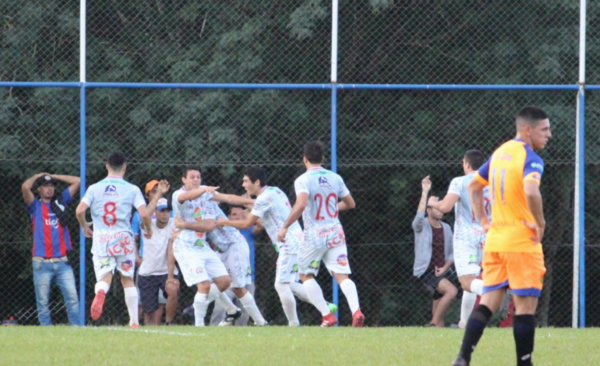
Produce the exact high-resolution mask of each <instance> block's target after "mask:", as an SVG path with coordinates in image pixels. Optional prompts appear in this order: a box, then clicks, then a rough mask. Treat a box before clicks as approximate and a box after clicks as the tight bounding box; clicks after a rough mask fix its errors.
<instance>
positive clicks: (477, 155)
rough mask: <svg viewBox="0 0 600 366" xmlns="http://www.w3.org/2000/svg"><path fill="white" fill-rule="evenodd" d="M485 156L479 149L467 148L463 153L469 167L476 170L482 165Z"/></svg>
mask: <svg viewBox="0 0 600 366" xmlns="http://www.w3.org/2000/svg"><path fill="white" fill-rule="evenodd" d="M484 160H485V158H484V156H483V153H482V152H481V151H479V150H467V152H466V153H465V161H466V162H467V163H469V165H470V166H471V169H473V170H477V169H479V167H481V166H482V165H483V163H484V162H485V161H484Z"/></svg>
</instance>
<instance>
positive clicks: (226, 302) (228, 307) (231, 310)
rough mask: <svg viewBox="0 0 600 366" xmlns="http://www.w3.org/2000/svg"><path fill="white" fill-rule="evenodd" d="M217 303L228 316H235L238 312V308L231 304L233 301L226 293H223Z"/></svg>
mask: <svg viewBox="0 0 600 366" xmlns="http://www.w3.org/2000/svg"><path fill="white" fill-rule="evenodd" d="M216 301H217V303H218V304H219V305H221V307H222V308H223V309H225V311H227V313H228V314H235V312H236V311H238V307H237V306H235V305H234V304H233V302H231V299H230V298H229V296H227V294H226V293H225V292H221V293H220V294H219V297H217V300H216Z"/></svg>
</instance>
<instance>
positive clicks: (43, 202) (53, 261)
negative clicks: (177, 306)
mask: <svg viewBox="0 0 600 366" xmlns="http://www.w3.org/2000/svg"><path fill="white" fill-rule="evenodd" d="M57 181H62V182H65V183H67V184H68V185H69V187H67V188H66V189H65V190H64V191H63V192H62V194H61V195H60V196H55V185H56V182H57ZM35 183H37V192H38V193H39V197H35V196H34V194H33V192H32V188H33V185H34V184H35ZM78 189H79V178H78V177H74V176H70V175H55V174H48V173H39V174H36V175H34V176H32V177H30V178H29V179H27V180H26V181H25V182H23V185H22V186H21V193H22V195H23V200H24V201H25V204H26V205H27V211H28V212H29V215H30V217H31V221H32V225H33V249H32V252H31V255H32V264H33V283H34V287H35V297H36V301H37V310H38V319H39V321H40V324H41V325H52V319H51V317H50V308H49V302H50V287H51V285H52V281H55V282H56V284H57V285H58V287H59V288H60V290H61V292H62V295H63V298H64V300H65V304H66V308H67V316H68V317H69V323H71V324H72V325H77V324H78V319H79V300H78V299H77V290H76V288H75V276H74V275H73V268H71V264H70V263H69V260H68V258H67V252H69V251H70V250H71V237H70V235H69V229H68V228H67V226H66V222H65V216H64V210H65V207H66V206H67V205H68V204H69V203H71V201H72V199H73V195H75V194H76V193H77V190H78Z"/></svg>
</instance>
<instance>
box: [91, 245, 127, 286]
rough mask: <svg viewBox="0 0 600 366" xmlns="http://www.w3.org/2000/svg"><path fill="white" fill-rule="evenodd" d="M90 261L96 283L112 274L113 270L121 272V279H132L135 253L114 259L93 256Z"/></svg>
mask: <svg viewBox="0 0 600 366" xmlns="http://www.w3.org/2000/svg"><path fill="white" fill-rule="evenodd" d="M92 261H93V263H94V272H95V273H96V281H100V280H101V279H103V278H104V277H106V275H107V274H109V273H112V274H114V273H115V268H116V269H117V270H118V271H119V272H121V276H123V277H133V274H134V271H135V252H133V253H129V254H127V255H119V256H116V257H103V256H99V255H95V254H94V255H93V256H92Z"/></svg>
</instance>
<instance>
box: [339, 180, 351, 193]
mask: <svg viewBox="0 0 600 366" xmlns="http://www.w3.org/2000/svg"><path fill="white" fill-rule="evenodd" d="M349 194H350V190H348V187H346V183H344V178H342V177H340V189H339V191H338V197H340V198H343V197H346V196H347V195H349Z"/></svg>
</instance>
